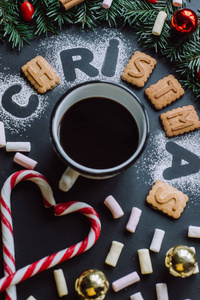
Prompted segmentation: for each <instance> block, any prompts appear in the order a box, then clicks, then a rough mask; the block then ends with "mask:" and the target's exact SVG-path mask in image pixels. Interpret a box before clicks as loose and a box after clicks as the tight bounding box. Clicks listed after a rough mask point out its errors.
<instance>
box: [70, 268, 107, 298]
mask: <svg viewBox="0 0 200 300" xmlns="http://www.w3.org/2000/svg"><path fill="white" fill-rule="evenodd" d="M108 288H109V282H108V281H107V278H106V276H105V274H104V273H103V272H101V271H99V270H96V269H91V270H87V271H84V272H83V273H82V274H81V275H80V276H79V278H77V280H76V283H75V290H76V292H77V294H78V295H79V297H80V299H82V300H93V299H95V300H102V299H104V298H105V296H106V293H107V291H108Z"/></svg>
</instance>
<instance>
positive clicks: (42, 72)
mask: <svg viewBox="0 0 200 300" xmlns="http://www.w3.org/2000/svg"><path fill="white" fill-rule="evenodd" d="M21 70H22V72H23V73H24V75H25V76H26V77H27V79H28V80H29V81H30V83H31V84H32V85H33V86H34V87H35V89H36V90H37V91H38V92H39V93H41V94H43V93H45V92H46V91H47V90H50V89H52V88H54V86H55V85H57V84H58V83H59V82H60V78H59V76H58V75H57V74H56V72H55V71H54V69H53V68H52V67H51V66H50V65H49V63H48V62H47V61H46V59H44V58H43V57H42V56H40V55H39V56H36V57H35V58H34V59H32V60H31V61H29V62H27V63H26V64H25V65H24V66H23V67H22V68H21Z"/></svg>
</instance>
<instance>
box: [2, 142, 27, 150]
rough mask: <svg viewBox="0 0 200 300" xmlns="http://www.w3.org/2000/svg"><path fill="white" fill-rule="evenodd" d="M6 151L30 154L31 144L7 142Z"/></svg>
mask: <svg viewBox="0 0 200 300" xmlns="http://www.w3.org/2000/svg"><path fill="white" fill-rule="evenodd" d="M6 151H7V152H17V151H23V152H30V151H31V143H30V142H7V143H6Z"/></svg>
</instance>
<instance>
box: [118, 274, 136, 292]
mask: <svg viewBox="0 0 200 300" xmlns="http://www.w3.org/2000/svg"><path fill="white" fill-rule="evenodd" d="M138 281H140V277H139V275H138V273H137V272H132V273H130V274H128V275H125V276H124V277H121V278H119V279H118V280H116V281H114V282H113V283H112V288H113V290H114V291H115V292H119V291H120V290H122V289H124V288H126V287H127V286H129V285H131V284H134V283H136V282H138Z"/></svg>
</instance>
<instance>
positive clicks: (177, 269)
mask: <svg viewBox="0 0 200 300" xmlns="http://www.w3.org/2000/svg"><path fill="white" fill-rule="evenodd" d="M165 266H166V267H167V268H168V269H169V272H170V274H172V275H173V276H176V277H182V278H185V277H189V276H191V275H192V274H193V273H194V270H195V268H196V266H197V258H196V254H195V253H194V251H193V250H192V249H191V248H190V247H188V246H182V245H181V246H175V247H173V248H171V249H169V250H168V252H167V253H166V257H165Z"/></svg>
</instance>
